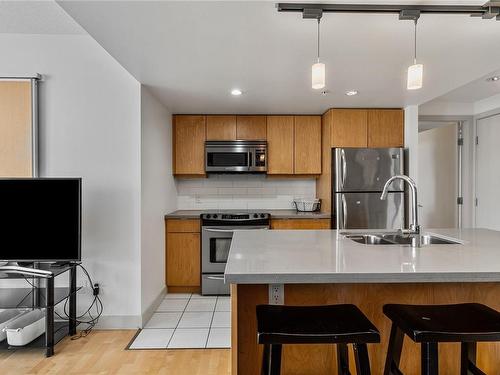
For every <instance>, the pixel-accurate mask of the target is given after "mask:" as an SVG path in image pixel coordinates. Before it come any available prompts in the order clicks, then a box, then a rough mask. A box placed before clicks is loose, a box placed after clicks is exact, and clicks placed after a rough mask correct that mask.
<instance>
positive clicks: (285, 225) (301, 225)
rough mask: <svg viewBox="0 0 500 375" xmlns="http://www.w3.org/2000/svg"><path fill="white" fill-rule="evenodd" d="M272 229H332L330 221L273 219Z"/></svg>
mask: <svg viewBox="0 0 500 375" xmlns="http://www.w3.org/2000/svg"><path fill="white" fill-rule="evenodd" d="M271 229H330V219H272V220H271Z"/></svg>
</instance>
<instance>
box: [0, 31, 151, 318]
mask: <svg viewBox="0 0 500 375" xmlns="http://www.w3.org/2000/svg"><path fill="white" fill-rule="evenodd" d="M0 49H1V51H2V56H3V57H2V58H1V59H0V73H1V75H3V76H9V75H23V74H30V73H31V74H33V73H36V72H38V73H41V74H42V75H43V76H44V77H45V78H44V82H42V83H41V85H40V133H41V134H40V162H41V165H40V167H41V169H40V173H41V175H42V176H81V177H83V223H82V229H83V233H82V236H83V238H82V259H83V263H84V265H85V266H86V267H87V269H88V270H89V272H90V273H91V275H92V276H93V278H94V281H95V282H99V283H100V284H101V292H102V300H103V303H104V317H103V319H102V323H103V325H104V326H106V327H122V326H123V327H134V326H139V325H140V324H141V321H140V314H141V297H140V295H141V290H140V285H141V278H140V266H139V265H140V262H141V257H140V246H141V244H140V234H141V233H140V228H141V212H140V205H141V201H140V199H141V192H140V188H141V187H140V183H141V176H140V171H141V165H140V158H141V154H140V147H141V144H140V137H141V128H140V121H141V118H140V116H141V115H140V85H139V83H138V82H137V81H136V80H135V79H134V78H133V77H132V76H131V75H130V74H129V73H128V72H127V71H126V70H125V69H123V68H122V67H121V66H120V65H119V64H118V63H117V62H116V61H115V60H114V59H113V58H112V57H111V56H110V55H109V54H108V53H107V52H106V51H105V50H104V49H103V48H102V47H100V46H99V45H98V44H97V42H95V41H94V40H93V39H92V38H91V37H90V36H87V35H20V34H16V35H9V34H2V35H0ZM79 279H80V281H79V283H81V280H83V278H82V277H81V276H80V277H79ZM88 297H89V296H85V295H83V296H82V295H80V297H79V301H80V303H79V308H83V307H85V305H86V302H87V299H88Z"/></svg>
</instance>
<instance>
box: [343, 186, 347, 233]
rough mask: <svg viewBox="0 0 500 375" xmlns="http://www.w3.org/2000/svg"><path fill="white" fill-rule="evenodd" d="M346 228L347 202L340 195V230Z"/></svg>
mask: <svg viewBox="0 0 500 375" xmlns="http://www.w3.org/2000/svg"><path fill="white" fill-rule="evenodd" d="M346 226H347V202H346V200H345V195H344V194H342V229H344V228H346Z"/></svg>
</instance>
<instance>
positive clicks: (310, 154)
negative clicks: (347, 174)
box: [294, 116, 321, 174]
mask: <svg viewBox="0 0 500 375" xmlns="http://www.w3.org/2000/svg"><path fill="white" fill-rule="evenodd" d="M294 139H295V141H294V144H295V156H294V163H295V168H294V172H295V174H321V116H295V135H294Z"/></svg>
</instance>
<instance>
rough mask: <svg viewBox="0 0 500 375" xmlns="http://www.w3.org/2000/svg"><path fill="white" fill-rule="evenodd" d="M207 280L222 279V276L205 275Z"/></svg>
mask: <svg viewBox="0 0 500 375" xmlns="http://www.w3.org/2000/svg"><path fill="white" fill-rule="evenodd" d="M207 279H209V280H224V276H207Z"/></svg>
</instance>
